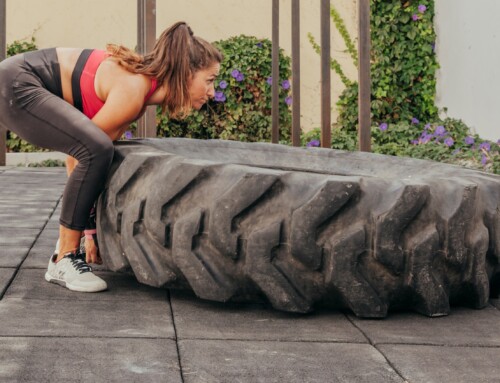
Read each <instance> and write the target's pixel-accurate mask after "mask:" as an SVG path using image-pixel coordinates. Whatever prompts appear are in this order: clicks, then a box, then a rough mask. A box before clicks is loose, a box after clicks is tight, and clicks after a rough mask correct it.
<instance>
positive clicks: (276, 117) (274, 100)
mask: <svg viewBox="0 0 500 383" xmlns="http://www.w3.org/2000/svg"><path fill="white" fill-rule="evenodd" d="M272 19H273V22H272V23H273V24H272V29H273V31H272V79H273V82H272V85H271V89H272V91H271V105H272V107H271V116H272V132H271V142H272V143H273V144H277V143H278V141H279V135H280V132H279V128H280V127H279V124H280V111H279V102H280V96H279V83H280V81H279V79H280V69H279V64H280V63H279V53H280V33H279V27H280V25H279V23H280V2H279V0H273V16H272Z"/></svg>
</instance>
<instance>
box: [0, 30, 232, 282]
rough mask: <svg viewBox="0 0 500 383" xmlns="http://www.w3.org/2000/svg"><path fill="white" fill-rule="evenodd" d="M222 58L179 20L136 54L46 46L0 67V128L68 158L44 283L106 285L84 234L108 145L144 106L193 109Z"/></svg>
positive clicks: (209, 89) (180, 111)
mask: <svg viewBox="0 0 500 383" xmlns="http://www.w3.org/2000/svg"><path fill="white" fill-rule="evenodd" d="M221 61H222V56H221V54H220V52H219V51H218V50H217V49H216V48H215V47H213V46H212V45H211V44H209V43H207V42H206V41H205V40H203V39H201V38H199V37H196V36H194V35H193V33H192V31H191V29H190V28H189V26H188V25H187V24H186V23H184V22H179V23H176V24H174V25H173V26H171V27H170V28H169V29H167V30H166V31H164V32H163V33H162V34H161V36H160V37H159V38H158V40H157V42H156V44H155V46H154V48H153V51H152V52H151V53H149V54H147V55H145V56H144V57H142V56H140V55H137V54H136V53H134V52H132V51H130V50H129V49H127V48H124V47H122V46H116V45H108V47H107V51H100V50H82V49H73V48H52V49H43V50H39V51H35V52H28V53H25V54H22V55H17V56H14V57H11V58H9V59H7V60H4V61H3V62H2V63H0V93H1V96H0V126H1V127H2V128H4V129H8V130H11V131H13V132H15V133H16V134H17V135H19V136H20V137H22V138H23V139H25V140H27V141H29V142H30V143H32V144H34V145H37V146H40V147H44V148H48V149H51V150H56V151H60V152H64V153H66V154H68V155H69V156H70V157H68V159H69V160H68V162H67V164H68V169H67V170H68V175H69V179H68V182H67V184H66V187H65V189H64V194H63V201H62V211H61V216H60V220H59V222H60V230H59V241H58V251H57V252H56V253H55V254H54V255H53V256H52V257H51V259H50V261H49V267H48V270H47V273H46V274H45V279H46V280H47V281H49V282H55V283H58V284H61V285H63V286H65V287H67V288H68V289H70V290H74V291H85V292H96V291H102V290H105V289H106V288H107V286H106V282H104V281H103V280H102V279H101V278H99V277H98V276H96V275H94V274H93V273H92V269H91V268H90V266H89V265H88V263H102V261H101V259H100V256H99V254H98V250H97V247H96V246H95V243H94V241H93V240H92V239H91V238H92V236H91V235H90V234H91V233H89V232H87V233H86V234H87V235H86V237H87V240H86V241H85V242H86V243H85V249H86V258H85V257H84V255H83V254H82V252H81V251H80V250H79V247H80V239H81V237H82V231H83V230H84V229H85V226H86V223H87V221H88V218H89V214H90V211H91V209H92V207H93V205H94V202H95V200H96V199H97V197H98V196H99V194H100V193H101V191H102V189H103V186H104V182H105V180H106V176H107V173H108V170H109V167H110V165H111V161H112V158H113V143H112V142H113V141H114V140H117V139H119V138H120V137H121V136H122V134H123V133H124V131H125V130H126V129H127V127H128V126H129V124H130V123H131V122H133V121H135V120H136V119H137V118H139V117H140V116H141V115H142V114H143V113H144V111H145V108H146V106H147V105H161V106H162V109H163V111H164V112H168V113H169V115H170V116H173V117H180V118H182V117H184V116H185V115H186V114H187V113H189V111H190V110H191V109H192V108H194V109H200V108H201V107H202V105H203V104H204V103H205V102H207V100H208V99H209V98H212V97H213V96H214V81H215V78H216V77H217V75H218V73H219V69H220V62H221Z"/></svg>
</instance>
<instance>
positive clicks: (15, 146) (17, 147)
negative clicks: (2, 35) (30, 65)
mask: <svg viewBox="0 0 500 383" xmlns="http://www.w3.org/2000/svg"><path fill="white" fill-rule="evenodd" d="M36 49H37V46H36V41H35V38H34V37H31V39H30V40H15V41H13V42H12V43H11V44H8V45H7V57H11V56H15V55H17V54H19V53H23V52H29V51H34V50H36ZM6 146H7V151H9V152H40V151H45V149H41V148H39V147H38V146H35V145H32V144H30V143H29V142H27V141H25V140H23V139H21V138H20V137H18V136H17V134H15V133H13V132H11V131H7V138H6Z"/></svg>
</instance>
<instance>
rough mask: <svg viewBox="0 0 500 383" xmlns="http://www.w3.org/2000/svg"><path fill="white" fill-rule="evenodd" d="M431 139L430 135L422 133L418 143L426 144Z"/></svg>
mask: <svg viewBox="0 0 500 383" xmlns="http://www.w3.org/2000/svg"><path fill="white" fill-rule="evenodd" d="M431 138H432V134H428V133H423V134H422V135H421V136H420V142H421V143H422V144H426V143H428V142H429V141H430V140H431Z"/></svg>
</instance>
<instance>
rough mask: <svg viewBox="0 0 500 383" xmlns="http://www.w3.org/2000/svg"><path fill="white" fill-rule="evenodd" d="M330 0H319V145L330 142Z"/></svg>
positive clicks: (326, 146) (324, 145) (328, 145)
mask: <svg viewBox="0 0 500 383" xmlns="http://www.w3.org/2000/svg"><path fill="white" fill-rule="evenodd" d="M330 76H331V75H330V0H321V147H322V148H330V147H331V143H332V131H331V129H332V122H331V120H332V114H331V82H330V81H331V80H330Z"/></svg>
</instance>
